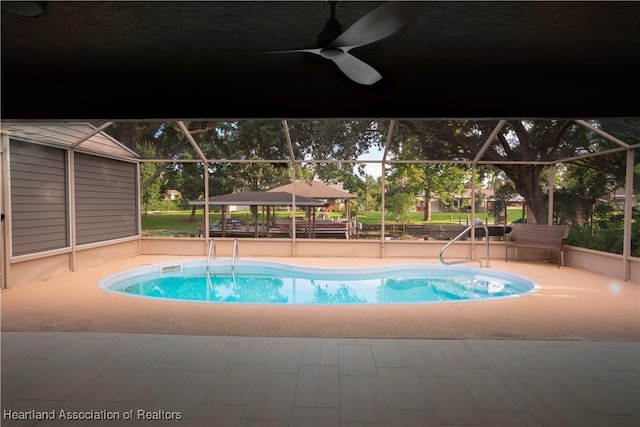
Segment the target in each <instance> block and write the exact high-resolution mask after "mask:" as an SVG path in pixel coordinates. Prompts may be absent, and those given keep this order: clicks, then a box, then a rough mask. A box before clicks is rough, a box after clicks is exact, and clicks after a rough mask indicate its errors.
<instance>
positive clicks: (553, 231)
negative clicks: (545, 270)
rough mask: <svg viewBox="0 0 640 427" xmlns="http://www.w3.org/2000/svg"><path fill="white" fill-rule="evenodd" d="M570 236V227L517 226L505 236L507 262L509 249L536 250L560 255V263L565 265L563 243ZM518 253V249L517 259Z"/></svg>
mask: <svg viewBox="0 0 640 427" xmlns="http://www.w3.org/2000/svg"><path fill="white" fill-rule="evenodd" d="M568 235H569V226H568V225H541V224H515V225H514V226H513V230H511V232H509V233H507V234H505V237H506V249H505V261H507V262H508V261H509V248H536V249H545V250H549V251H554V252H559V253H560V263H559V264H558V268H560V266H561V265H564V253H563V251H562V241H563V240H564V239H566V238H567V236H568ZM517 256H518V253H517V249H516V259H517Z"/></svg>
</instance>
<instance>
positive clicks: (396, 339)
mask: <svg viewBox="0 0 640 427" xmlns="http://www.w3.org/2000/svg"><path fill="white" fill-rule="evenodd" d="M194 258H195V257H175V256H171V257H170V256H135V257H131V258H126V259H122V260H118V261H113V262H110V263H106V264H103V265H100V266H96V267H90V268H87V269H84V270H82V271H78V272H74V273H65V274H62V275H59V276H57V277H54V278H51V279H48V280H43V281H37V282H32V283H29V284H26V285H22V286H18V287H15V288H11V289H8V290H5V291H3V292H2V294H1V296H2V336H1V338H2V341H1V344H2V347H1V349H2V410H3V420H2V425H3V426H4V425H8V426H13V425H17V426H32V425H33V426H54V425H65V426H66V425H83V426H85V425H86V426H110V425H116V426H117V425H126V426H130V425H139V426H143V425H167V426H203V427H204V426H323V427H324V426H361V427H363V426H378V427H382V426H463V425H464V426H510V427H511V426H552V427H555V426H630V427H631V426H637V425H638V423H639V422H640V411H639V410H638V408H640V342H639V341H640V339H639V333H640V315H639V313H640V302H639V301H640V300H639V298H638V285H637V284H635V283H630V282H622V281H619V280H616V279H612V278H610V277H607V276H602V275H597V274H594V273H589V272H585V271H582V270H579V269H575V268H572V267H562V268H557V266H556V265H555V264H551V263H546V262H509V263H504V262H500V261H493V262H492V268H493V269H496V270H501V271H509V272H513V273H517V274H521V275H524V276H527V277H529V278H531V279H533V280H534V281H536V282H537V283H539V284H540V285H541V289H540V290H539V291H537V292H534V293H531V294H528V295H525V296H522V297H519V298H510V299H503V300H496V301H486V302H480V303H478V302H468V303H453V304H440V303H438V304H403V305H391V306H355V307H339V306H333V307H331V306H322V307H304V306H295V307H266V306H229V305H220V304H202V303H178V302H172V301H154V300H141V299H139V298H132V297H128V296H124V295H117V294H113V293H108V292H105V291H102V290H100V289H99V288H98V287H97V282H98V280H100V279H101V278H104V277H106V276H108V275H110V274H113V273H115V272H118V271H123V270H127V269H130V268H135V267H139V266H143V265H148V264H154V263H161V262H168V261H176V260H177V259H180V260H181V259H184V260H187V259H194ZM275 260H279V261H282V262H290V263H304V264H307V265H316V266H327V267H338V266H340V267H345V266H348V265H350V266H360V265H377V264H380V263H400V262H417V261H418V260H417V259H364V258H360V259H346V258H315V259H311V258H309V259H307V258H291V259H275ZM421 262H435V261H429V260H427V261H425V260H424V259H422V260H421ZM61 410H62V411H63V414H66V415H67V416H71V417H73V416H75V417H80V416H84V417H86V416H94V417H95V416H98V417H103V418H104V417H110V418H119V419H111V420H105V419H101V420H68V419H67V420H64V419H61V413H60V411H61ZM51 411H54V412H53V415H52V418H53V419H48V420H47V419H45V420H37V419H34V418H36V417H40V418H43V417H48V416H49V414H52V413H51ZM129 411H133V412H131V414H132V419H128V420H125V419H124V418H125V417H128V416H129V413H130V412H129ZM20 417H23V418H24V417H26V418H31V419H27V420H17V419H11V418H20ZM153 418H160V419H153Z"/></svg>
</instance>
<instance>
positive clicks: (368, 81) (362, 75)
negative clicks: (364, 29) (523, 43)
mask: <svg viewBox="0 0 640 427" xmlns="http://www.w3.org/2000/svg"><path fill="white" fill-rule="evenodd" d="M323 56H324V55H323ZM325 58H327V59H330V60H332V61H333V62H335V64H336V65H337V66H338V68H340V70H341V71H342V72H343V73H344V74H345V75H346V76H347V77H349V78H350V79H351V80H353V81H354V82H356V83H360V84H361V85H367V86H369V85H372V84H374V83H375V82H377V81H378V80H380V79H381V78H382V76H381V75H380V73H378V72H377V71H376V70H375V69H374V68H373V67H372V66H370V65H369V64H367V63H365V62H363V61H361V60H360V59H358V58H356V57H355V56H353V55H351V54H350V53H348V52H345V53H344V54H342V55H339V56H336V57H326V56H325Z"/></svg>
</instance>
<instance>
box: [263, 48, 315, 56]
mask: <svg viewBox="0 0 640 427" xmlns="http://www.w3.org/2000/svg"><path fill="white" fill-rule="evenodd" d="M321 52H322V49H291V50H267V51H263V52H260V53H315V54H316V55H320V56H322V53H321Z"/></svg>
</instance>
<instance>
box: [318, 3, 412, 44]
mask: <svg viewBox="0 0 640 427" xmlns="http://www.w3.org/2000/svg"><path fill="white" fill-rule="evenodd" d="M410 3H411V2H409V3H407V2H398V1H388V2H386V3H384V4H382V5H381V6H378V7H377V8H375V9H373V10H372V11H371V12H369V13H367V14H366V15H364V16H363V17H362V18H360V19H358V20H357V21H356V22H354V23H353V25H351V26H350V27H349V28H347V29H346V30H345V31H344V32H343V33H342V34H340V35H339V36H338V38H336V39H335V40H334V41H332V42H331V43H330V44H329V46H328V47H342V46H362V45H365V44H369V43H373V42H376V41H378V40H381V39H383V38H385V37H388V36H390V35H391V34H393V33H395V32H396V31H398V30H399V29H400V28H401V27H402V26H403V25H405V24H406V23H407V22H408V21H409V18H410V16H411V15H410V9H411V4H410Z"/></svg>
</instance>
